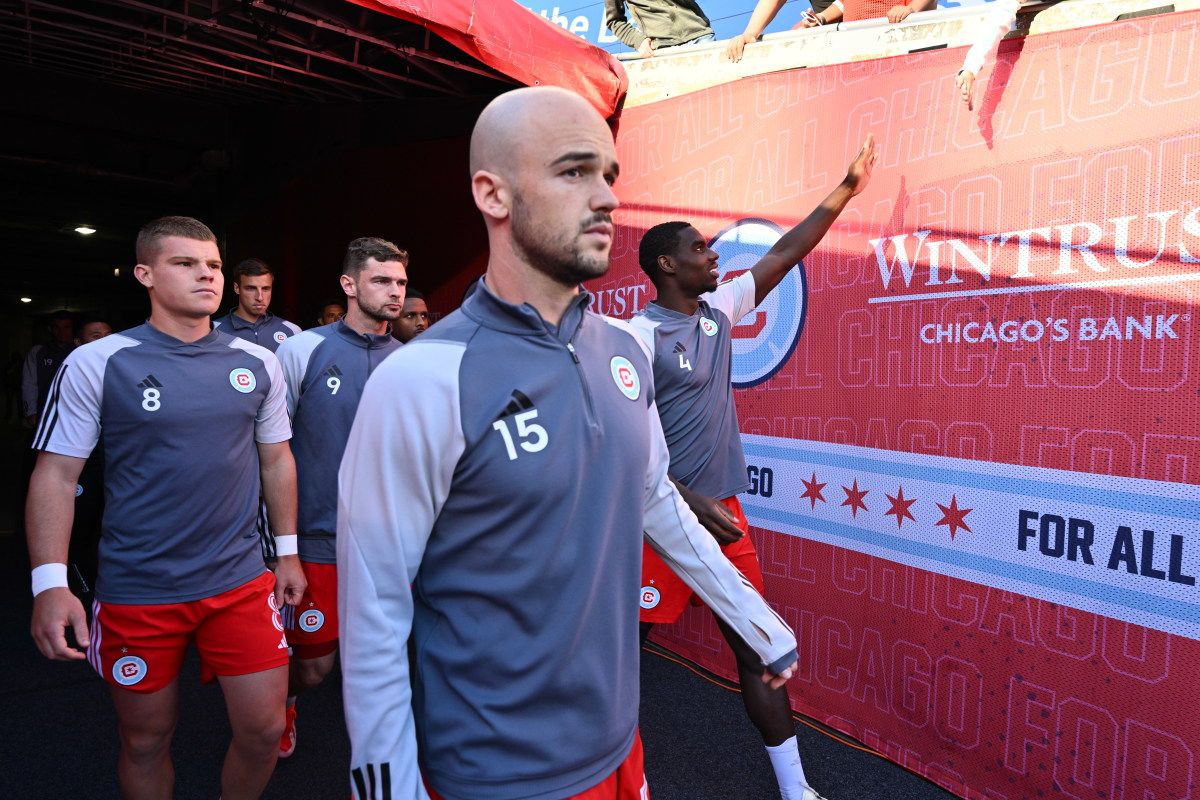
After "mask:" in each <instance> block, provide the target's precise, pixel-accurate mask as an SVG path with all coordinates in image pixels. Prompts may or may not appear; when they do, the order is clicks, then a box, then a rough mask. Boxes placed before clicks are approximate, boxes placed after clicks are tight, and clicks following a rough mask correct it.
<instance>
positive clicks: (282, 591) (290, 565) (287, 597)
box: [275, 556, 308, 608]
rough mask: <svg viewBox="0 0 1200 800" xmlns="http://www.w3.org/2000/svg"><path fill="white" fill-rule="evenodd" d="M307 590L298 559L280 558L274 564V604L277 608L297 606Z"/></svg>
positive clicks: (306, 580) (306, 582)
mask: <svg viewBox="0 0 1200 800" xmlns="http://www.w3.org/2000/svg"><path fill="white" fill-rule="evenodd" d="M307 588H308V579H306V578H305V577H304V568H303V567H301V566H300V558H299V557H298V556H280V557H279V561H278V563H276V564H275V604H276V605H277V606H278V607H279V608H283V607H284V605H289V606H298V605H300V600H301V599H303V597H304V590H305V589H307Z"/></svg>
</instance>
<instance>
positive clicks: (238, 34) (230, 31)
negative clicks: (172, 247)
mask: <svg viewBox="0 0 1200 800" xmlns="http://www.w3.org/2000/svg"><path fill="white" fill-rule="evenodd" d="M100 1H101V2H106V3H109V4H115V5H119V6H124V7H128V8H134V9H137V10H139V11H145V12H148V13H152V14H162V16H163V19H164V20H165V19H173V20H176V21H181V22H186V23H189V24H192V25H195V26H197V27H198V28H201V29H205V30H208V32H210V33H213V34H217V35H223V36H226V37H231V38H237V39H241V40H246V39H249V40H252V41H255V42H257V41H258V36H257V35H255V34H253V33H251V32H249V31H243V30H240V29H239V28H231V27H227V26H224V25H221V24H220V23H217V22H211V21H208V20H202V19H198V18H196V17H189V16H188V15H186V14H182V13H180V12H178V11H171V10H170V9H166V8H159V7H156V6H152V5H149V4H147V3H141V2H138V0H100ZM34 4H35V5H37V4H38V2H34ZM43 5H44V4H43ZM158 35H165V34H158ZM182 41H186V42H189V43H193V44H196V42H195V40H194V39H186V38H185V39H183V40H182ZM275 44H276V45H277V46H278V47H280V48H282V49H284V50H289V51H291V52H294V53H299V54H301V55H309V56H312V57H314V58H318V59H321V60H322V61H328V62H330V63H331V64H337V65H339V66H342V67H346V68H347V69H351V70H355V71H360V72H369V73H372V74H374V75H377V76H379V77H381V78H391V79H392V80H395V81H399V82H401V83H411V84H413V85H414V86H420V87H422V88H425V89H432V90H434V91H436V92H442V91H444V90H443V89H442V88H441V87H440V86H435V85H433V84H432V83H426V82H425V81H421V80H417V79H416V78H412V77H408V76H405V75H398V74H395V73H392V72H388V71H387V70H382V69H378V68H377V67H371V66H367V65H366V64H355V63H354V62H353V61H350V60H349V59H345V58H342V57H341V56H336V55H331V54H329V53H322V52H320V51H319V50H313V49H311V48H308V47H301V46H300V45H295V44H291V43H290V42H284V41H275ZM248 57H249V56H247V58H248ZM293 69H299V68H298V67H293ZM365 88H370V87H365ZM397 96H400V95H397Z"/></svg>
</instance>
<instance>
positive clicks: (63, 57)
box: [0, 34, 247, 101]
mask: <svg viewBox="0 0 1200 800" xmlns="http://www.w3.org/2000/svg"><path fill="white" fill-rule="evenodd" d="M35 35H36V34H35ZM5 38H7V35H0V40H2V39H5ZM35 44H36V43H35ZM38 52H39V53H42V52H44V53H46V54H53V62H52V63H54V64H72V65H75V66H76V67H78V68H79V71H78V72H76V73H75V75H76V77H79V76H80V75H81V74H82V75H90V76H91V77H92V78H93V79H97V80H104V79H105V78H106V75H111V76H112V80H113V81H114V82H115V83H122V82H126V83H131V84H135V85H138V86H141V87H143V88H147V89H155V90H157V91H160V92H161V91H168V90H170V87H176V88H177V89H181V90H183V91H186V92H189V93H195V94H204V93H206V92H207V93H217V94H221V95H225V96H226V97H227V98H228V99H232V100H241V101H245V100H246V99H247V98H246V96H245V95H240V94H237V93H236V92H233V91H231V90H229V89H223V88H221V87H205V86H201V85H197V84H195V83H192V82H189V81H188V80H187V79H186V78H181V77H179V76H173V75H170V74H165V73H163V72H162V71H161V70H159V71H158V73H159V74H158V75H157V76H152V75H148V74H145V72H143V71H142V70H141V69H140V68H136V67H128V66H122V65H118V64H104V63H98V62H96V61H94V60H89V59H88V58H87V57H86V56H80V55H78V54H77V53H76V52H75V51H74V50H73V49H72V48H70V47H67V46H63V45H59V44H57V43H43V44H42V45H41V46H40V47H39V48H38ZM34 66H35V67H38V68H41V67H44V66H46V65H45V64H44V63H42V62H40V61H38V60H35V61H34ZM98 73H105V74H98Z"/></svg>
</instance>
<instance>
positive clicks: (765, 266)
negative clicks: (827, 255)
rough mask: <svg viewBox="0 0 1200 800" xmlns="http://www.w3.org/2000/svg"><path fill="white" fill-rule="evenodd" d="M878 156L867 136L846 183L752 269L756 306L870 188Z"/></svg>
mask: <svg viewBox="0 0 1200 800" xmlns="http://www.w3.org/2000/svg"><path fill="white" fill-rule="evenodd" d="M878 155H879V152H878V149H877V148H876V147H875V138H874V136H872V135H871V134H867V139H866V141H864V142H863V146H862V149H861V150H859V151H858V155H857V156H856V157H855V158H854V161H853V162H851V164H850V168H849V169H848V170H847V172H846V178H845V180H843V181H842V182H841V183H840V184H838V186H837V188H836V189H834V190H833V191H832V192H830V193H829V196H828V197H826V198H825V200H824V201H822V203H821V205H819V206H817V207H816V208H814V209H813V210H812V213H810V214H809V215H808V216H807V217H805V218H804V221H803V222H801V223H800V224H799V225H797V226H796V227H794V228H792V229H791V230H790V231H788V232H787V233H785V234H784V235H783V236H781V237H780V238H779V241H778V242H776V243H775V246H774V247H772V248H771V249H770V250H769V251H767V254H766V255H765V256H763V257H762V259H761V260H760V261H759V262H758V263H757V264H755V265H754V266H753V267H751V268H750V272H751V274H753V275H754V304H755V305H758V304H759V303H761V302H762V301H763V300H766V299H767V295H769V294H770V293H771V290H772V289H774V288H775V287H776V286H778V285H779V282H780V281H782V280H783V277H784V276H785V275H787V274H788V272H789V271H790V270H791V269H792V267H794V266H796V264H797V263H798V262H800V261H801V260H802V259H803V258H804V257H805V256H807V255H808V254H809V253H810V252H812V249H813V248H814V247H816V246H817V244H818V243H819V242H820V241H821V239H822V237H824V236H825V234H826V232H828V230H829V228H830V227H831V226H832V225H833V223H834V220H836V219H837V218H838V215H839V214H841V213H842V210H843V209H845V207H846V204H847V203H849V202H850V199H851V198H853V197H855V196H856V195H858V194H860V193H861V192H862V191H863V189H866V188H867V184H868V183H869V182H870V180H871V170H872V169H873V168H874V166H875V159H876V158H877V157H878Z"/></svg>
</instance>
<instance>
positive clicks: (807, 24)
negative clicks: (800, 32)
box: [796, 8, 824, 28]
mask: <svg viewBox="0 0 1200 800" xmlns="http://www.w3.org/2000/svg"><path fill="white" fill-rule="evenodd" d="M822 24H824V23H822V22H821V20H820V19H818V18H817V15H816V14H814V13H813V12H812V9H811V8H809V9H805V11H804V16H802V17H800V24H798V25H797V26H796V27H797V28H815V27H817V26H818V25H822Z"/></svg>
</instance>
